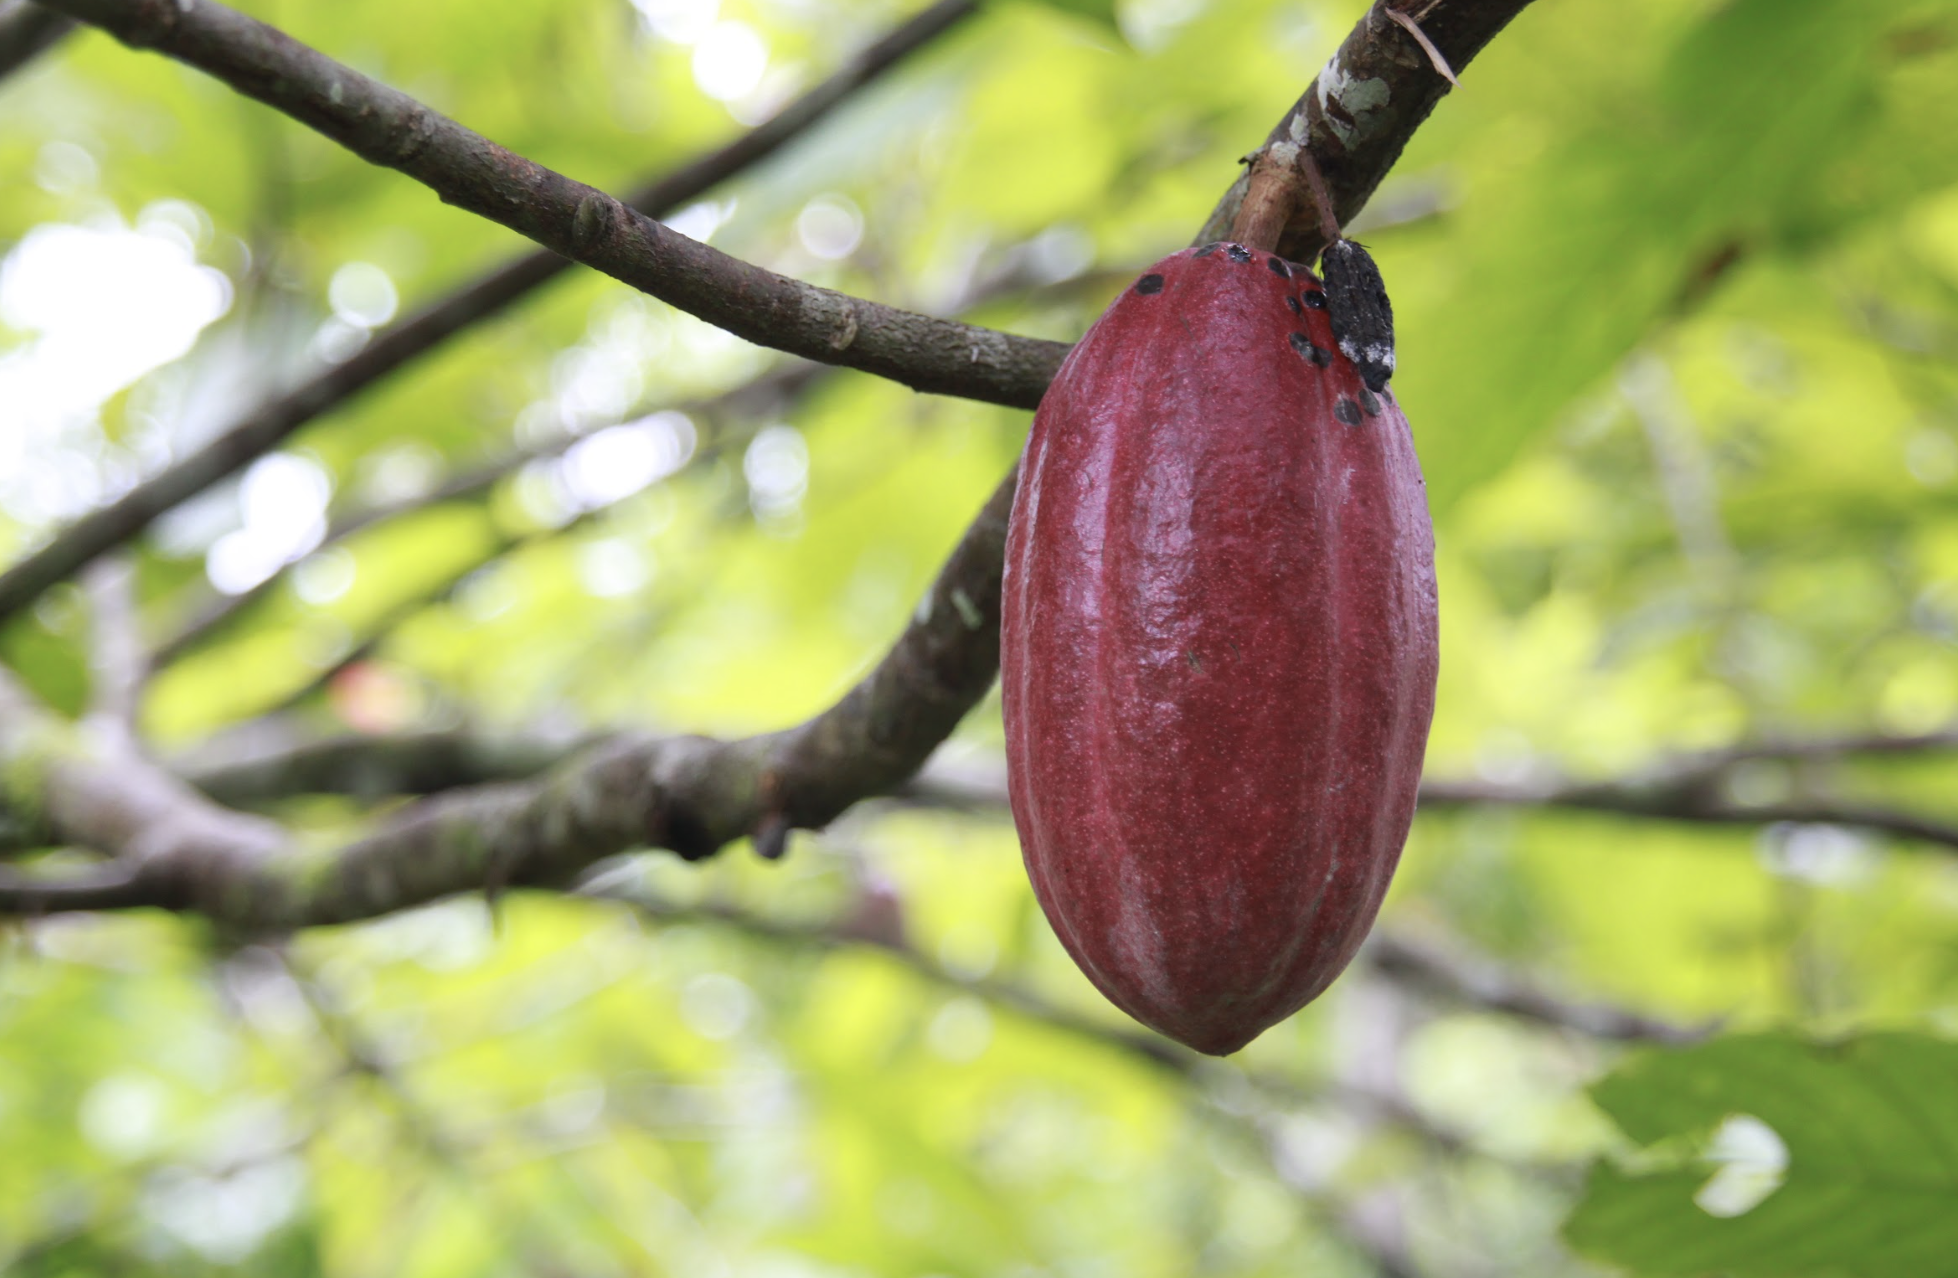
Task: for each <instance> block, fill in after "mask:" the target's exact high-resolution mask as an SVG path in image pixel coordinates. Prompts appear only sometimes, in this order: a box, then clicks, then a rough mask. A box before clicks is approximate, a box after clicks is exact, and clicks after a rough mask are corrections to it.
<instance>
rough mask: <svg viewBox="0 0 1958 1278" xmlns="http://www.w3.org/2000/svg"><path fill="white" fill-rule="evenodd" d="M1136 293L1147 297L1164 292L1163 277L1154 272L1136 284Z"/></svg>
mask: <svg viewBox="0 0 1958 1278" xmlns="http://www.w3.org/2000/svg"><path fill="white" fill-rule="evenodd" d="M1135 291H1136V292H1138V293H1141V294H1143V295H1145V296H1147V295H1148V294H1151V293H1160V292H1162V291H1163V277H1162V276H1160V275H1157V274H1156V273H1154V272H1153V271H1152V272H1150V273H1149V274H1147V275H1145V276H1143V277H1142V278H1141V279H1139V280H1137V281H1136V282H1135Z"/></svg>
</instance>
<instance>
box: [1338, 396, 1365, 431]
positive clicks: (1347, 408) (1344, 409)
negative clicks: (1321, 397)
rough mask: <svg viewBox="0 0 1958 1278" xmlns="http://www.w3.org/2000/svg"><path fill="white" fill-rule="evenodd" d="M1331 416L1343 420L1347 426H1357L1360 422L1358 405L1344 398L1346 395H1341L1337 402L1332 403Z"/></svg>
mask: <svg viewBox="0 0 1958 1278" xmlns="http://www.w3.org/2000/svg"><path fill="white" fill-rule="evenodd" d="M1333 416H1334V417H1337V418H1339V420H1341V421H1343V422H1345V423H1346V424H1347V425H1348V426H1358V425H1359V424H1360V406H1359V405H1358V404H1355V403H1354V402H1353V401H1352V400H1350V399H1348V398H1346V396H1344V395H1341V396H1340V397H1339V402H1338V403H1337V404H1334V405H1333Z"/></svg>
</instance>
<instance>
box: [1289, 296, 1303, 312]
mask: <svg viewBox="0 0 1958 1278" xmlns="http://www.w3.org/2000/svg"><path fill="white" fill-rule="evenodd" d="M1285 305H1287V306H1289V307H1291V308H1292V314H1294V315H1303V314H1305V308H1304V307H1303V306H1300V305H1299V299H1298V298H1296V297H1293V296H1292V295H1291V294H1289V293H1287V294H1286V295H1285Z"/></svg>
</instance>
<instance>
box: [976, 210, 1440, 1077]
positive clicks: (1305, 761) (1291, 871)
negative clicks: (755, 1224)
mask: <svg viewBox="0 0 1958 1278" xmlns="http://www.w3.org/2000/svg"><path fill="white" fill-rule="evenodd" d="M1005 589H1006V598H1005V612H1004V623H1003V632H1002V648H1001V653H1000V668H1001V680H1002V687H1003V691H1004V696H1005V713H1006V746H1007V763H1008V769H1009V777H1010V783H1011V791H1012V799H1013V815H1014V819H1015V821H1016V822H1017V823H1018V825H1019V830H1020V844H1021V847H1022V848H1023V849H1024V852H1025V855H1026V864H1027V871H1028V873H1029V875H1030V876H1031V877H1032V879H1033V888H1034V892H1035V894H1036V895H1037V896H1038V897H1039V898H1040V904H1041V906H1042V907H1043V908H1044V909H1045V910H1046V911H1047V917H1048V919H1049V921H1051V922H1052V923H1053V925H1054V930H1055V931H1056V932H1057V933H1059V935H1060V938H1061V942H1062V943H1063V944H1064V945H1066V946H1067V949H1068V952H1069V953H1070V954H1072V955H1073V956H1074V960H1075V962H1077V963H1079V964H1080V965H1081V969H1082V971H1084V972H1086V973H1087V974H1088V978H1089V979H1090V980H1092V981H1093V982H1094V983H1095V985H1096V986H1097V987H1098V988H1100V990H1101V991H1102V993H1104V994H1106V995H1107V996H1108V997H1109V998H1110V999H1111V1000H1113V1001H1114V1003H1115V1004H1116V1005H1117V1006H1119V1007H1120V1008H1122V1009H1123V1010H1124V1011H1126V1012H1128V1013H1129V1014H1130V1015H1131V1016H1133V1017H1135V1018H1136V1019H1137V1020H1139V1021H1141V1022H1142V1023H1144V1024H1145V1025H1149V1026H1152V1027H1153V1028H1155V1029H1157V1030H1160V1031H1161V1032H1162V1033H1164V1034H1167V1035H1169V1036H1170V1037H1171V1038H1175V1039H1179V1040H1181V1041H1182V1042H1184V1043H1187V1044H1189V1045H1190V1046H1191V1047H1194V1048H1196V1049H1198V1050H1199V1051H1204V1052H1210V1053H1213V1054H1216V1055H1223V1054H1225V1053H1228V1052H1233V1051H1236V1050H1237V1049H1238V1048H1240V1047H1242V1046H1243V1045H1244V1044H1246V1043H1248V1042H1250V1041H1251V1039H1253V1038H1255V1037H1256V1036H1257V1035H1258V1034H1259V1033H1260V1032H1262V1031H1263V1030H1264V1029H1266V1028H1267V1027H1268V1026H1270V1025H1272V1024H1274V1023H1276V1022H1277V1021H1279V1020H1282V1019H1283V1018H1284V1017H1286V1016H1289V1015H1290V1014H1291V1013H1292V1012H1294V1011H1296V1010H1298V1008H1300V1007H1302V1006H1303V1005H1304V1004H1305V1003H1307V1002H1308V1001H1310V1000H1311V999H1312V998H1313V997H1314V996H1316V995H1317V994H1319V992H1320V991H1322V990H1324V989H1325V988H1326V986H1327V985H1329V984H1331V982H1332V980H1333V978H1334V977H1336V976H1338V975H1339V973H1340V971H1341V970H1342V969H1343V968H1344V967H1345V966H1346V964H1347V962H1348V961H1349V960H1351V958H1352V957H1353V952H1354V950H1355V949H1357V948H1358V946H1359V944H1360V941H1361V939H1362V938H1363V937H1364V936H1365V935H1366V932H1367V928H1368V927H1369V926H1371V924H1372V922H1373V918H1374V915H1375V913H1376V912H1377V911H1378V910H1379V908H1380V899H1381V897H1382V896H1383V895H1384V894H1385V893H1386V891H1387V883H1388V880H1389V879H1390V878H1391V877H1392V875H1393V872H1394V866H1395V863H1396V862H1397V861H1398V860H1399V859H1400V851H1401V845H1402V844H1403V843H1404V842H1405V841H1406V838H1407V830H1408V825H1409V823H1410V822H1411V821H1412V820H1413V816H1414V799H1415V787H1416V784H1417V782H1418V781H1419V779H1420V775H1421V758H1422V753H1423V751H1424V749H1425V747H1426V745H1427V737H1428V721H1429V719H1430V718H1431V717H1432V715H1433V712H1434V689H1435V670H1436V664H1437V650H1436V636H1435V581H1434V536H1433V532H1432V530H1431V529H1430V526H1429V523H1428V509H1427V494H1426V490H1425V488H1424V486H1423V484H1422V481H1421V470H1420V465H1419V463H1418V462H1417V461H1416V460H1415V456H1414V446H1413V441H1412V439H1411V438H1410V437H1409V434H1408V429H1407V419H1406V418H1404V417H1402V416H1401V412H1400V409H1399V408H1398V407H1397V406H1396V405H1395V403H1394V401H1393V399H1392V397H1391V393H1389V394H1383V395H1378V396H1376V395H1375V394H1374V393H1373V392H1371V391H1369V390H1367V388H1366V387H1365V386H1364V385H1363V384H1362V382H1361V380H1360V376H1359V373H1358V370H1356V369H1355V367H1354V365H1353V364H1352V363H1351V362H1350V361H1349V360H1348V359H1347V358H1346V357H1345V356H1344V355H1342V354H1340V353H1339V350H1338V348H1337V346H1336V345H1335V343H1334V340H1333V335H1332V329H1331V326H1330V325H1329V324H1328V322H1327V316H1326V311H1325V299H1324V297H1323V295H1322V292H1321V289H1320V285H1319V282H1318V281H1317V280H1316V279H1314V278H1313V276H1312V275H1311V274H1310V273H1309V272H1308V271H1306V270H1305V269H1304V268H1303V267H1299V266H1295V265H1292V264H1290V263H1287V262H1284V261H1282V260H1280V259H1277V258H1274V257H1272V256H1270V255H1269V254H1266V253H1254V252H1252V251H1250V250H1248V249H1245V248H1243V247H1242V246H1239V245H1235V244H1227V245H1210V246H1208V247H1206V248H1202V249H1190V250H1185V251H1184V252H1181V253H1177V254H1175V255H1173V256H1171V257H1168V258H1165V259H1163V260H1162V261H1161V262H1158V263H1157V264H1156V265H1155V266H1153V267H1151V268H1150V269H1149V272H1148V273H1147V274H1145V275H1144V276H1142V278H1141V279H1140V280H1138V281H1137V282H1136V283H1135V284H1134V285H1133V286H1131V287H1130V288H1129V289H1128V290H1127V291H1126V292H1124V293H1123V294H1122V296H1121V297H1120V298H1119V299H1117V301H1116V302H1115V304H1114V305H1113V306H1111V307H1109V308H1108V312H1107V314H1105V315H1103V316H1102V317H1101V319H1100V320H1099V321H1097V322H1096V324H1095V326H1094V327H1093V328H1092V329H1090V330H1089V331H1088V335H1087V336H1086V337H1085V338H1083V339H1082V341H1081V343H1080V344H1079V345H1078V346H1076V347H1075V348H1074V351H1073V353H1072V354H1071V355H1069V356H1068V359H1067V362H1066V363H1065V364H1064V365H1062V367H1061V371H1060V374H1059V376H1058V377H1056V378H1055V380H1054V384H1053V386H1052V388H1051V389H1049V390H1048V392H1047V395H1046V398H1044V399H1043V400H1041V403H1040V411H1039V413H1038V414H1036V415H1035V417H1034V423H1033V433H1032V435H1031V436H1030V437H1029V439H1028V441H1027V450H1026V457H1025V460H1024V462H1023V463H1022V469H1021V472H1020V487H1019V493H1018V496H1017V497H1016V499H1015V501H1014V505H1013V521H1012V526H1011V529H1010V531H1009V533H1008V537H1007V546H1006V586H1005Z"/></svg>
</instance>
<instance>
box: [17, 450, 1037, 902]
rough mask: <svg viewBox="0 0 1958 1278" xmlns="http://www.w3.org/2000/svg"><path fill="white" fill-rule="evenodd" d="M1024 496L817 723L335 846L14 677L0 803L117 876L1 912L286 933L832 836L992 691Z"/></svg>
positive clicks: (475, 797) (472, 794)
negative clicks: (65, 718)
mask: <svg viewBox="0 0 1958 1278" xmlns="http://www.w3.org/2000/svg"><path fill="white" fill-rule="evenodd" d="M1013 481H1014V476H1013V475H1011V474H1009V475H1008V477H1007V479H1006V481H1005V482H1004V483H1002V484H1001V485H1000V487H999V489H998V490H997V491H996V492H995V493H994V494H993V496H992V498H991V499H990V500H989V501H988V502H987V504H986V507H985V509H984V510H982V511H981V512H980V515H979V517H978V519H977V520H976V521H975V522H974V523H973V525H972V527H971V528H970V529H969V530H968V531H967V533H966V535H965V538H964V540H962V541H961V542H960V543H959V545H958V547H957V548H956V549H954V551H953V552H952V555H951V557H950V559H949V560H948V561H947V563H946V565H945V568H944V569H943V571H942V572H941V573H940V574H939V577H938V580H937V581H936V582H935V583H934V584H933V586H932V590H931V593H930V594H929V595H927V596H926V598H925V600H924V602H923V603H921V604H920V605H919V608H918V611H917V612H916V614H915V615H914V616H913V618H912V621H911V623H910V625H908V626H907V627H906V628H905V631H904V634H903V635H902V636H901V637H900V638H899V639H898V641H897V643H896V644H895V645H894V646H893V647H892V648H891V650H890V652H889V653H888V654H887V655H886V656H885V657H884V660H883V661H882V662H880V663H879V664H878V666H877V667H876V669H874V670H873V671H871V673H870V674H869V676H867V677H866V678H865V679H864V680H863V681H862V682H861V683H859V684H858V685H857V686H856V687H855V688H853V689H852V690H851V691H850V692H849V693H848V694H847V695H846V696H845V697H844V698H843V699H842V700H841V701H839V702H838V703H837V704H836V705H834V706H832V707H831V708H830V709H828V710H826V711H824V712H823V713H822V714H819V715H817V716H816V717H815V718H813V719H810V720H809V721H807V722H806V723H803V724H801V725H799V726H797V727H794V728H790V729H787V730H785V731H781V732H774V733H769V734H766V735H763V736H757V737H749V738H745V739H741V740H736V741H719V740H715V739H712V738H708V737H666V738H643V737H631V736H621V737H616V738H613V739H611V740H609V741H607V742H605V743H603V744H601V745H599V746H597V747H594V748H593V749H591V750H590V751H587V752H586V753H584V754H581V755H578V756H576V757H573V758H572V759H570V760H567V761H566V762H564V763H563V764H561V765H560V766H559V767H557V768H556V769H554V770H552V771H551V772H548V773H545V774H544V775H542V776H539V777H535V778H532V779H529V780H525V781H520V782H512V783H507V784H502V785H486V786H481V787H477V788H475V789H473V790H468V791H461V792H454V793H449V794H444V795H440V796H437V797H435V798H432V799H428V800H426V801H424V802H422V803H419V804H416V805H413V806H411V807H409V808H408V809H406V810H405V811H403V812H401V813H399V814H397V815H395V816H393V817H391V818H389V819H386V820H384V821H383V822H382V823H381V824H380V826H379V827H378V828H377V829H376V830H375V831H374V832H373V833H371V834H369V835H368V836H367V837H365V838H362V839H359V840H357V841H355V842H353V843H350V844H346V845H342V846H338V847H329V848H305V847H301V846H298V845H297V844H296V843H295V842H294V841H293V840H291V839H290V838H289V836H287V835H286V834H285V832H284V831H283V830H282V829H281V828H280V827H279V826H277V825H276V824H274V823H272V822H269V821H264V820H261V819H259V818H256V817H251V816H247V815H245V814H243V813H239V812H236V811H234V810H232V809H229V808H225V807H221V806H219V805H218V804H216V803H213V802H212V801H211V800H210V799H208V798H206V797H205V796H204V795H202V794H200V793H198V792H197V791H195V790H194V789H192V788H191V787H190V786H189V785H188V784H187V783H185V782H183V781H181V780H179V779H178V778H177V777H175V776H174V775H172V774H170V773H168V772H166V771H164V770H163V769H162V768H160V767H158V766H156V765H155V764H152V763H150V762H149V761H148V760H146V759H143V758H142V757H140V756H138V755H136V754H135V753H133V752H130V751H121V750H115V751H103V750H96V749H89V748H86V746H85V745H84V744H83V743H81V742H78V741H77V740H76V739H75V736H74V733H73V731H72V729H70V728H69V726H68V725H67V724H65V723H64V722H62V721H61V720H59V719H58V718H57V717H56V716H54V715H53V714H52V713H50V712H49V711H48V710H47V709H46V708H45V707H43V706H41V705H40V704H39V703H38V702H36V701H35V700H34V699H33V698H32V696H31V695H29V694H28V693H27V692H26V691H25V690H24V689H22V688H21V687H20V686H19V685H18V684H17V683H16V682H15V681H14V680H13V679H12V677H11V676H7V675H4V674H0V785H4V786H6V787H7V793H6V795H5V802H4V803H0V806H11V807H26V808H28V809H29V810H34V811H38V812H39V813H40V814H41V819H42V820H43V822H44V823H45V826H46V828H47V830H48V831H49V834H50V836H51V837H50V838H49V839H48V840H47V841H48V842H66V843H73V844H78V845H81V846H84V847H88V848H92V849H95V850H97V851H100V852H104V853H107V854H110V855H112V856H114V857H115V858H116V859H117V862H118V864H116V865H114V866H111V867H109V868H108V869H106V870H104V871H102V872H101V873H100V874H98V875H95V876H82V877H81V878H77V879H72V880H62V881H59V882H53V883H43V882H34V881H27V880H25V879H24V878H23V877H22V876H18V875H10V876H8V877H4V878H0V914H5V913H23V912H27V913H33V912H43V911H50V910H57V909H65V908H73V909H90V908H95V909H102V908H117V907H126V906H135V905H151V906H157V907H161V908H164V909H174V910H190V911H196V912H198V913H202V914H204V915H206V916H208V917H210V918H212V919H215V920H217V921H220V922H222V923H225V924H228V925H230V926H233V927H235V928H238V929H240V930H243V931H247V932H269V931H283V930H286V929H290V928H295V927H304V926H309V925H312V924H321V923H339V922H346V921H349V920H353V919H362V918H371V917H374V916H375V915H379V914H385V913H389V912H391V911H394V910H399V909H404V908H406V907H408V906H412V905H417V904H421V903H423V902H426V901H431V900H434V899H436V898H438V897H442V896H447V895H451V894H453V893H457V892H466V891H470V890H474V889H483V888H490V889H494V888H498V887H502V886H518V885H538V886H563V885H564V884H566V883H568V882H570V881H571V879H572V878H574V877H575V876H576V875H577V874H578V873H580V872H581V871H583V870H584V869H586V868H587V867H588V866H590V865H592V864H593V863H594V862H596V861H599V860H602V859H604V858H606V857H609V856H614V855H617V854H618V853H621V852H625V851H628V850H631V849H634V848H640V847H664V848H669V849H671V850H673V851H675V852H678V853H679V854H680V855H681V856H683V857H687V858H690V859H694V858H700V857H705V856H709V855H712V854H713V853H714V852H715V851H717V850H719V849H720V848H721V847H722V846H723V845H724V844H726V843H727V842H729V841H730V840H732V839H735V838H738V837H740V836H742V835H744V834H752V833H754V832H756V831H758V830H763V829H768V828H787V827H799V828H815V827H820V826H822V825H825V824H827V823H828V822H830V821H831V820H833V819H834V818H835V817H836V816H838V815H839V814H840V813H842V811H843V810H844V809H845V808H847V807H849V806H850V805H851V804H852V803H855V802H856V801H857V800H858V799H860V798H862V797H863V796H865V795H867V794H876V793H880V792H882V791H885V790H888V789H890V788H892V787H894V786H896V785H898V784H899V783H901V782H902V781H903V780H904V779H905V778H906V777H908V776H910V775H911V774H912V773H913V772H915V771H916V770H917V768H918V767H919V765H920V764H922V763H923V762H924V760H925V757H926V756H927V755H928V754H929V753H930V752H931V751H932V750H933V749H934V748H935V747H936V746H937V745H938V743H939V742H940V741H942V740H943V739H944V738H945V737H946V736H947V735H948V734H949V733H950V732H951V731H952V729H953V727H955V726H956V725H957V723H958V721H959V720H960V719H961V718H963V717H964V716H965V713H966V711H968V710H969V709H971V707H972V706H973V705H974V704H975V703H976V702H977V701H978V700H979V698H980V697H982V696H984V695H985V692H986V689H987V688H988V687H990V686H991V684H992V679H993V674H994V672H995V670H996V669H997V666H998V661H999V566H1000V563H1001V559H1002V550H1001V547H1002V545H1003V543H1004V541H1005V537H1006V517H1007V512H1008V510H1009V508H1010V507H1011V504H1012V498H1013Z"/></svg>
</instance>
